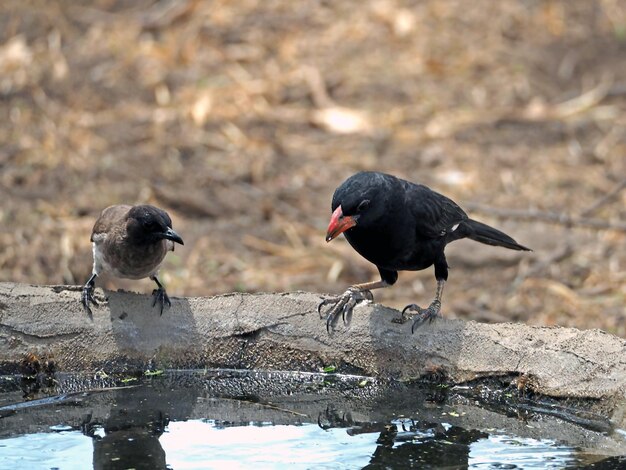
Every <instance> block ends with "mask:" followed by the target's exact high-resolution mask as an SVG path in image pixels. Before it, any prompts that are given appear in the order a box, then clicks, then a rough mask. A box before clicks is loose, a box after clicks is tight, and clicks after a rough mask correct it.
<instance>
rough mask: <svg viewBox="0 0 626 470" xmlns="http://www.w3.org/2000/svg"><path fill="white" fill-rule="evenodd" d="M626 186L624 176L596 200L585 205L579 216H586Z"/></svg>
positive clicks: (609, 200)
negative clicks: (587, 205)
mask: <svg viewBox="0 0 626 470" xmlns="http://www.w3.org/2000/svg"><path fill="white" fill-rule="evenodd" d="M624 188H626V178H624V179H623V180H622V181H621V182H620V183H619V184H618V185H617V186H615V188H613V189H612V190H611V191H610V192H608V193H606V194H605V195H604V196H602V197H600V198H599V199H598V200H597V201H595V202H594V203H593V204H591V205H590V206H589V207H587V208H586V209H585V210H584V211H582V212H581V213H580V217H586V216H588V215H589V214H592V213H593V212H595V211H596V210H598V209H599V208H600V207H602V206H603V205H605V204H607V203H608V202H611V200H612V199H613V198H615V197H616V196H617V195H618V194H619V193H620V192H621V191H622V189H624Z"/></svg>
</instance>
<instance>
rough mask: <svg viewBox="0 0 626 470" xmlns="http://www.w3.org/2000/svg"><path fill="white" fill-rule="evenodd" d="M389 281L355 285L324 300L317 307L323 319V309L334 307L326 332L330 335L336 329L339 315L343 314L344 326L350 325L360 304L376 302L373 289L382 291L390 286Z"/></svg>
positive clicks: (327, 320)
mask: <svg viewBox="0 0 626 470" xmlns="http://www.w3.org/2000/svg"><path fill="white" fill-rule="evenodd" d="M390 285H391V284H389V283H388V282H387V281H383V280H380V281H373V282H364V283H363V284H355V285H353V286H350V287H348V290H346V291H345V292H344V293H343V294H341V295H339V296H337V297H330V298H328V299H324V300H322V302H321V303H320V304H319V305H318V306H317V311H318V313H319V314H320V318H323V315H322V307H324V306H325V305H332V307H331V308H330V310H329V311H328V314H327V315H326V330H327V331H328V332H329V333H330V331H331V329H333V330H334V329H335V325H336V324H337V320H338V319H339V313H340V312H341V317H342V319H343V323H344V324H346V325H347V324H348V323H349V322H350V317H351V316H352V310H353V309H354V307H355V306H356V304H358V303H359V302H363V301H366V300H367V301H370V302H371V301H372V300H374V296H373V295H372V292H371V290H372V289H381V288H383V287H387V286H390Z"/></svg>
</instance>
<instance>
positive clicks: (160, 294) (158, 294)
mask: <svg viewBox="0 0 626 470" xmlns="http://www.w3.org/2000/svg"><path fill="white" fill-rule="evenodd" d="M150 279H152V280H153V281H154V282H156V285H157V287H158V288H157V289H154V290H153V291H152V297H153V300H152V307H153V308H154V306H155V305H156V304H157V302H158V303H159V304H160V305H161V315H163V307H164V306H165V304H167V306H168V307H171V306H172V302H170V298H169V297H168V296H167V292H165V287H163V284H161V283H160V282H159V279H158V278H157V277H156V274H154V275H152V276H150Z"/></svg>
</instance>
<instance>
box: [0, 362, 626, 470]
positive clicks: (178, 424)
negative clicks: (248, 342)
mask: <svg viewBox="0 0 626 470" xmlns="http://www.w3.org/2000/svg"><path fill="white" fill-rule="evenodd" d="M62 382H63V381H62ZM272 384H273V385H272ZM276 384H279V386H278V387H276ZM73 387H74V388H76V389H77V390H78V389H80V388H86V386H85V383H84V382H83V383H81V381H80V380H75V379H68V378H66V379H65V382H64V383H61V384H60V388H61V389H64V390H65V391H64V393H58V394H56V395H50V394H47V395H45V396H41V397H38V398H34V399H32V400H30V401H24V400H23V399H22V397H21V395H20V393H21V392H20V390H19V387H17V386H16V387H15V388H14V389H11V387H7V386H6V383H5V387H4V388H5V392H4V393H3V394H2V395H0V405H1V406H0V468H11V469H22V468H23V469H29V470H34V469H53V468H58V469H86V468H97V469H101V468H102V469H104V468H107V469H116V468H136V469H140V468H146V469H161V468H173V469H177V470H178V469H211V468H228V469H240V468H241V469H243V468H245V469H249V468H257V469H272V468H281V469H282V468H286V467H288V468H292V469H308V468H311V469H326V468H327V469H341V468H345V469H353V468H368V469H376V468H381V469H383V468H398V469H400V468H436V469H441V468H447V469H463V468H479V469H496V468H497V469H503V468H507V469H508V468H511V469H513V468H580V467H582V466H586V465H591V466H592V467H591V468H624V467H622V465H623V466H626V460H622V457H621V456H620V450H619V449H620V445H623V444H624V441H623V440H622V439H623V435H622V434H621V433H620V432H607V431H604V432H599V431H597V430H590V429H586V428H584V427H581V426H579V425H576V424H573V423H571V422H568V421H567V420H562V419H560V418H557V417H554V416H549V415H543V414H527V413H526V414H524V413H521V414H519V415H517V416H511V413H510V410H509V412H499V411H498V410H494V409H489V408H488V407H485V406H482V404H480V403H477V402H476V401H475V400H474V399H473V398H468V397H467V395H463V394H459V393H456V392H455V391H454V390H442V388H441V387H431V388H425V387H423V386H420V387H409V386H389V384H384V385H383V384H378V383H376V381H375V380H373V379H367V378H363V377H351V376H332V377H329V376H328V375H324V374H289V373H284V374H281V373H242V374H241V375H240V374H239V373H238V372H234V371H229V372H228V373H224V372H216V371H213V372H209V371H204V372H202V373H198V372H189V371H187V372H170V373H167V374H164V375H162V376H160V377H152V378H150V379H147V378H143V379H137V380H129V381H126V382H124V383H123V384H122V385H121V386H119V385H118V386H116V388H114V389H106V388H104V387H101V386H98V387H89V390H87V391H72V388H73ZM270 389H271V390H273V391H272V392H271V393H270ZM276 390H280V393H276ZM57 391H58V390H57ZM31 398H32V397H31ZM623 449H624V452H623V454H626V447H623Z"/></svg>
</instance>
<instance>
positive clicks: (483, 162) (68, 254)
mask: <svg viewBox="0 0 626 470" xmlns="http://www.w3.org/2000/svg"><path fill="white" fill-rule="evenodd" d="M470 5H471V6H470ZM625 131H626V4H625V3H624V2H620V1H618V0H605V1H590V0H562V1H556V0H555V1H538V0H537V1H533V0H527V1H523V2H522V1H517V0H509V1H500V2H492V1H490V0H478V1H475V2H471V4H470V2H467V1H464V0H458V1H451V0H444V1H442V0H431V1H428V0H425V1H393V0H374V1H358V2H357V1H345V2H338V1H335V2H328V1H321V0H320V1H307V2H293V1H289V0H272V1H270V0H245V1H225V0H222V1H207V2H201V1H160V2H154V1H148V0H141V1H128V0H127V1H124V0H120V1H115V0H98V1H94V2H85V1H84V2H77V1H69V0H68V1H45V2H44V1H38V2H35V1H33V2H28V1H24V0H5V1H3V2H2V3H1V4H0V197H1V198H2V205H1V208H0V248H1V251H0V280H7V281H9V280H10V281H17V282H29V283H76V284H82V283H83V282H84V281H85V280H86V279H87V277H88V275H89V273H90V269H91V251H90V250H91V249H90V244H89V234H90V230H91V227H92V225H93V222H94V219H95V217H96V216H97V215H98V213H99V211H100V210H101V209H102V208H104V207H105V206H107V205H109V204H114V203H120V202H125V203H138V202H149V203H153V204H156V205H159V206H161V207H163V208H165V209H166V210H168V211H169V213H170V215H171V216H172V218H173V220H174V227H175V228H176V230H177V231H179V232H180V233H181V234H182V235H183V237H184V239H185V246H184V247H181V248H180V249H177V250H176V252H175V253H173V254H171V255H170V256H169V258H168V260H167V263H166V264H165V266H164V269H163V279H164V281H165V282H166V283H167V285H168V289H169V292H170V293H171V294H172V295H210V294H216V293H221V292H228V291H233V290H242V291H287V290H307V291H319V292H339V291H343V290H344V288H345V287H346V286H347V285H349V284H350V283H354V282H360V281H365V280H370V279H373V278H375V273H376V272H375V269H374V268H373V267H372V266H371V265H369V264H368V263H367V262H366V261H364V260H362V259H361V258H360V257H359V256H358V255H357V254H356V253H355V252H353V251H352V250H351V249H350V247H349V246H348V245H347V243H346V242H345V241H344V240H343V239H341V240H337V241H334V242H333V243H331V244H328V245H327V244H326V243H325V242H324V235H325V229H326V225H327V223H328V218H329V215H330V199H331V196H332V192H333V190H334V188H335V187H336V186H337V185H338V184H339V183H340V182H341V181H342V180H343V179H344V178H346V177H347V176H348V175H350V174H352V173H353V172H355V171H357V170H362V169H375V170H381V171H386V172H390V173H394V174H396V175H398V176H402V177H405V178H408V179H411V180H414V181H420V182H423V183H426V184H428V185H429V186H431V187H433V188H434V189H436V190H438V191H440V192H443V193H445V194H447V195H449V196H450V197H452V198H453V199H455V200H456V201H457V202H459V203H460V204H461V205H462V206H463V207H465V208H466V209H467V210H468V212H470V213H471V215H472V216H474V217H475V218H477V219H479V220H483V221H485V222H488V223H491V224H493V225H496V226H498V227H500V228H502V229H504V230H505V231H506V232H508V233H509V234H511V235H512V236H513V237H514V238H516V239H517V240H518V241H519V242H520V243H523V244H525V245H528V246H530V247H532V248H533V249H534V250H535V251H534V253H532V254H526V253H521V254H520V253H512V252H508V251H506V250H504V249H497V248H491V247H485V246H482V245H478V244H476V243H474V242H469V241H460V242H457V243H456V244H454V245H452V246H450V248H449V250H448V253H449V254H448V258H449V262H450V264H451V266H452V268H453V269H452V271H451V275H450V282H449V283H448V287H447V289H446V292H445V297H444V314H445V315H448V316H450V317H453V316H457V317H462V318H474V319H480V320H487V321H501V320H512V321H519V322H526V323H530V324H547V325H553V324H561V325H568V326H578V327H584V328H593V327H599V328H603V329H606V330H608V331H611V332H615V333H617V334H619V335H621V336H626V322H625V319H626V312H625V304H626V287H625V285H626V221H625V219H626V217H625V216H626V204H625V202H626V190H624V180H625V178H626V156H625V155H626V137H625V135H626V134H625ZM100 285H107V286H109V287H125V288H132V289H133V290H138V291H145V292H149V291H150V290H151V289H152V285H151V283H150V282H149V281H139V282H133V283H119V282H111V281H106V282H101V283H100ZM434 287H435V283H434V278H433V273H432V270H427V271H423V272H419V273H402V274H401V275H400V279H399V281H398V283H397V285H396V286H394V287H393V288H392V289H387V290H386V291H384V292H380V293H377V294H376V299H377V300H378V301H381V302H383V303H385V304H387V305H391V306H395V307H402V306H404V305H405V304H407V303H411V302H419V303H422V304H425V303H428V302H429V301H430V299H431V296H432V294H433V291H434ZM320 326H321V325H320Z"/></svg>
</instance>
